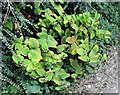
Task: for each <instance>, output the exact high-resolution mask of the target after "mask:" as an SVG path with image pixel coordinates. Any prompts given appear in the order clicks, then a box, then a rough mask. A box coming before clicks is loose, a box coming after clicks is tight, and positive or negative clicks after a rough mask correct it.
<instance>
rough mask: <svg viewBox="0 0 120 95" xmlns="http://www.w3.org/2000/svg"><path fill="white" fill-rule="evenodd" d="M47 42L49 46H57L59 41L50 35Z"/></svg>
mask: <svg viewBox="0 0 120 95" xmlns="http://www.w3.org/2000/svg"><path fill="white" fill-rule="evenodd" d="M47 44H48V47H52V48H57V47H56V45H57V44H58V43H57V41H56V40H55V39H54V38H53V37H52V36H51V35H48V38H47Z"/></svg>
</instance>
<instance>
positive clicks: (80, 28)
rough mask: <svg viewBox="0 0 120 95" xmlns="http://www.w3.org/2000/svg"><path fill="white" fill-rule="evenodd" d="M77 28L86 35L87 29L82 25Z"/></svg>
mask: <svg viewBox="0 0 120 95" xmlns="http://www.w3.org/2000/svg"><path fill="white" fill-rule="evenodd" d="M79 30H80V31H82V32H83V33H84V34H85V35H88V31H87V29H86V28H85V27H84V26H82V25H80V27H79Z"/></svg>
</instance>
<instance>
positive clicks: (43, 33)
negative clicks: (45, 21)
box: [37, 30, 48, 40]
mask: <svg viewBox="0 0 120 95" xmlns="http://www.w3.org/2000/svg"><path fill="white" fill-rule="evenodd" d="M42 31H43V30H42ZM44 31H45V30H44ZM37 36H38V37H39V38H40V39H44V40H45V39H47V36H48V35H47V33H46V32H41V33H37Z"/></svg>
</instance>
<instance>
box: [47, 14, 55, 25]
mask: <svg viewBox="0 0 120 95" xmlns="http://www.w3.org/2000/svg"><path fill="white" fill-rule="evenodd" d="M45 17H46V18H47V19H48V20H49V21H50V22H51V23H53V22H55V19H54V18H53V17H52V16H50V15H49V14H47V13H45Z"/></svg>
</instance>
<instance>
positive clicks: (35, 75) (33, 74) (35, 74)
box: [30, 71, 39, 78]
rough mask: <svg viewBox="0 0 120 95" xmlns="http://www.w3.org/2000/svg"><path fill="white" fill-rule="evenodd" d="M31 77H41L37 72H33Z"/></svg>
mask: <svg viewBox="0 0 120 95" xmlns="http://www.w3.org/2000/svg"><path fill="white" fill-rule="evenodd" d="M30 75H31V76H33V77H34V78H38V77H39V75H38V74H37V73H36V71H32V72H31V74H30Z"/></svg>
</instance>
